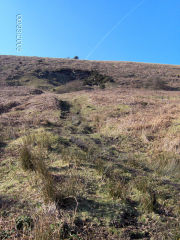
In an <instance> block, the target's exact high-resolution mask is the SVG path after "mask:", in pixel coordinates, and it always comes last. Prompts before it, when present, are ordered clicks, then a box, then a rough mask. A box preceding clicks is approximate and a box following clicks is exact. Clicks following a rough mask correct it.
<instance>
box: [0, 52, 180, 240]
mask: <svg viewBox="0 0 180 240" xmlns="http://www.w3.org/2000/svg"><path fill="white" fill-rule="evenodd" d="M179 90H180V66H172V65H160V64H146V63H132V62H112V61H111V62H110V61H109V62H105V61H104V62H103V61H83V60H74V59H50V58H38V57H17V56H0V239H18V240H19V239H37V240H40V239H42V240H46V239H47V240H50V239H64V240H65V239H72V240H77V239H78V240H80V239H81V240H96V239H99V240H100V239H109V240H114V239H116V240H117V239H120V240H121V239H122V240H128V239H151V240H152V239H154V240H161V239H176V240H179V239H180V231H179V229H180V224H179V222H180V155H179V154H180V134H179V133H180V127H179V126H180V95H179Z"/></svg>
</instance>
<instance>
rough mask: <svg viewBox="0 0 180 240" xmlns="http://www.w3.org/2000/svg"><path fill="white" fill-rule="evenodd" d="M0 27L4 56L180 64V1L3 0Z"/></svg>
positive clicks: (1, 50) (0, 41) (1, 47)
mask: <svg viewBox="0 0 180 240" xmlns="http://www.w3.org/2000/svg"><path fill="white" fill-rule="evenodd" d="M17 14H21V15H22V26H23V32H22V42H23V44H22V51H21V52H20V53H19V52H17V51H16V15H17ZM0 26H1V37H0V54H1V55H23V56H42V57H58V58H66V57H70V58H72V57H74V56H76V55H77V56H79V58H80V59H88V60H117V61H136V62H152V63H166V64H180V0H144V1H142V0H126V1H125V0H111V1H110V0H51V1H49V0H38V1H37V0H36V1H35V0H31V1H26V0H1V1H0Z"/></svg>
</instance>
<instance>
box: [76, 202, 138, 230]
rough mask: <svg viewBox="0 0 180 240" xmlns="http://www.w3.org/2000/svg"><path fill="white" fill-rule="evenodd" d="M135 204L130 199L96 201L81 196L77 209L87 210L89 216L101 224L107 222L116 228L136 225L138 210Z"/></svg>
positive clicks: (80, 210)
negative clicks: (121, 201) (122, 200)
mask: <svg viewBox="0 0 180 240" xmlns="http://www.w3.org/2000/svg"><path fill="white" fill-rule="evenodd" d="M135 207H136V204H135V203H133V202H131V201H128V200H127V201H126V202H124V203H120V202H118V203H117V202H111V201H109V202H98V201H95V200H88V199H85V198H82V199H80V200H79V207H78V211H79V212H80V213H82V212H87V215H88V216H89V217H90V218H92V219H93V218H94V219H96V221H97V220H98V222H99V223H101V224H102V225H104V224H108V225H109V226H113V227H116V228H122V227H124V226H129V225H137V216H138V212H137V210H136V209H135Z"/></svg>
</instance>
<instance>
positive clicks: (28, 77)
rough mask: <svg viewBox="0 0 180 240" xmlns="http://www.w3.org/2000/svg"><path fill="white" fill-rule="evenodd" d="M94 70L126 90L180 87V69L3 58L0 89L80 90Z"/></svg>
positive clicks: (174, 88)
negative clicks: (129, 88) (110, 78)
mask: <svg viewBox="0 0 180 240" xmlns="http://www.w3.org/2000/svg"><path fill="white" fill-rule="evenodd" d="M92 71H96V72H98V73H99V74H103V75H105V76H110V77H112V79H113V80H114V81H115V83H116V84H118V85H122V86H125V87H138V88H139V87H140V88H141V87H147V88H158V89H163V88H164V85H163V84H162V82H164V83H165V84H166V83H167V85H168V86H169V88H170V89H169V90H178V89H179V86H180V67H179V66H171V65H161V64H145V63H133V62H112V61H109V62H108V61H106V62H103V61H83V60H75V59H55V58H54V59H51V58H38V57H17V56H0V86H2V85H6V86H7V85H10V86H12V85H16V86H18V85H23V86H24V85H26V86H35V87H40V88H42V89H48V90H50V89H51V90H52V89H54V90H56V87H58V86H61V87H62V85H67V86H63V87H62V89H61V88H59V89H58V90H59V91H60V90H61V91H70V90H69V89H71V91H73V90H81V89H82V88H84V87H83V84H82V83H83V79H87V78H88V76H89V75H90V74H91V72H92ZM157 82H159V83H160V84H157ZM116 84H114V85H115V86H116ZM171 88H172V89H171Z"/></svg>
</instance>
